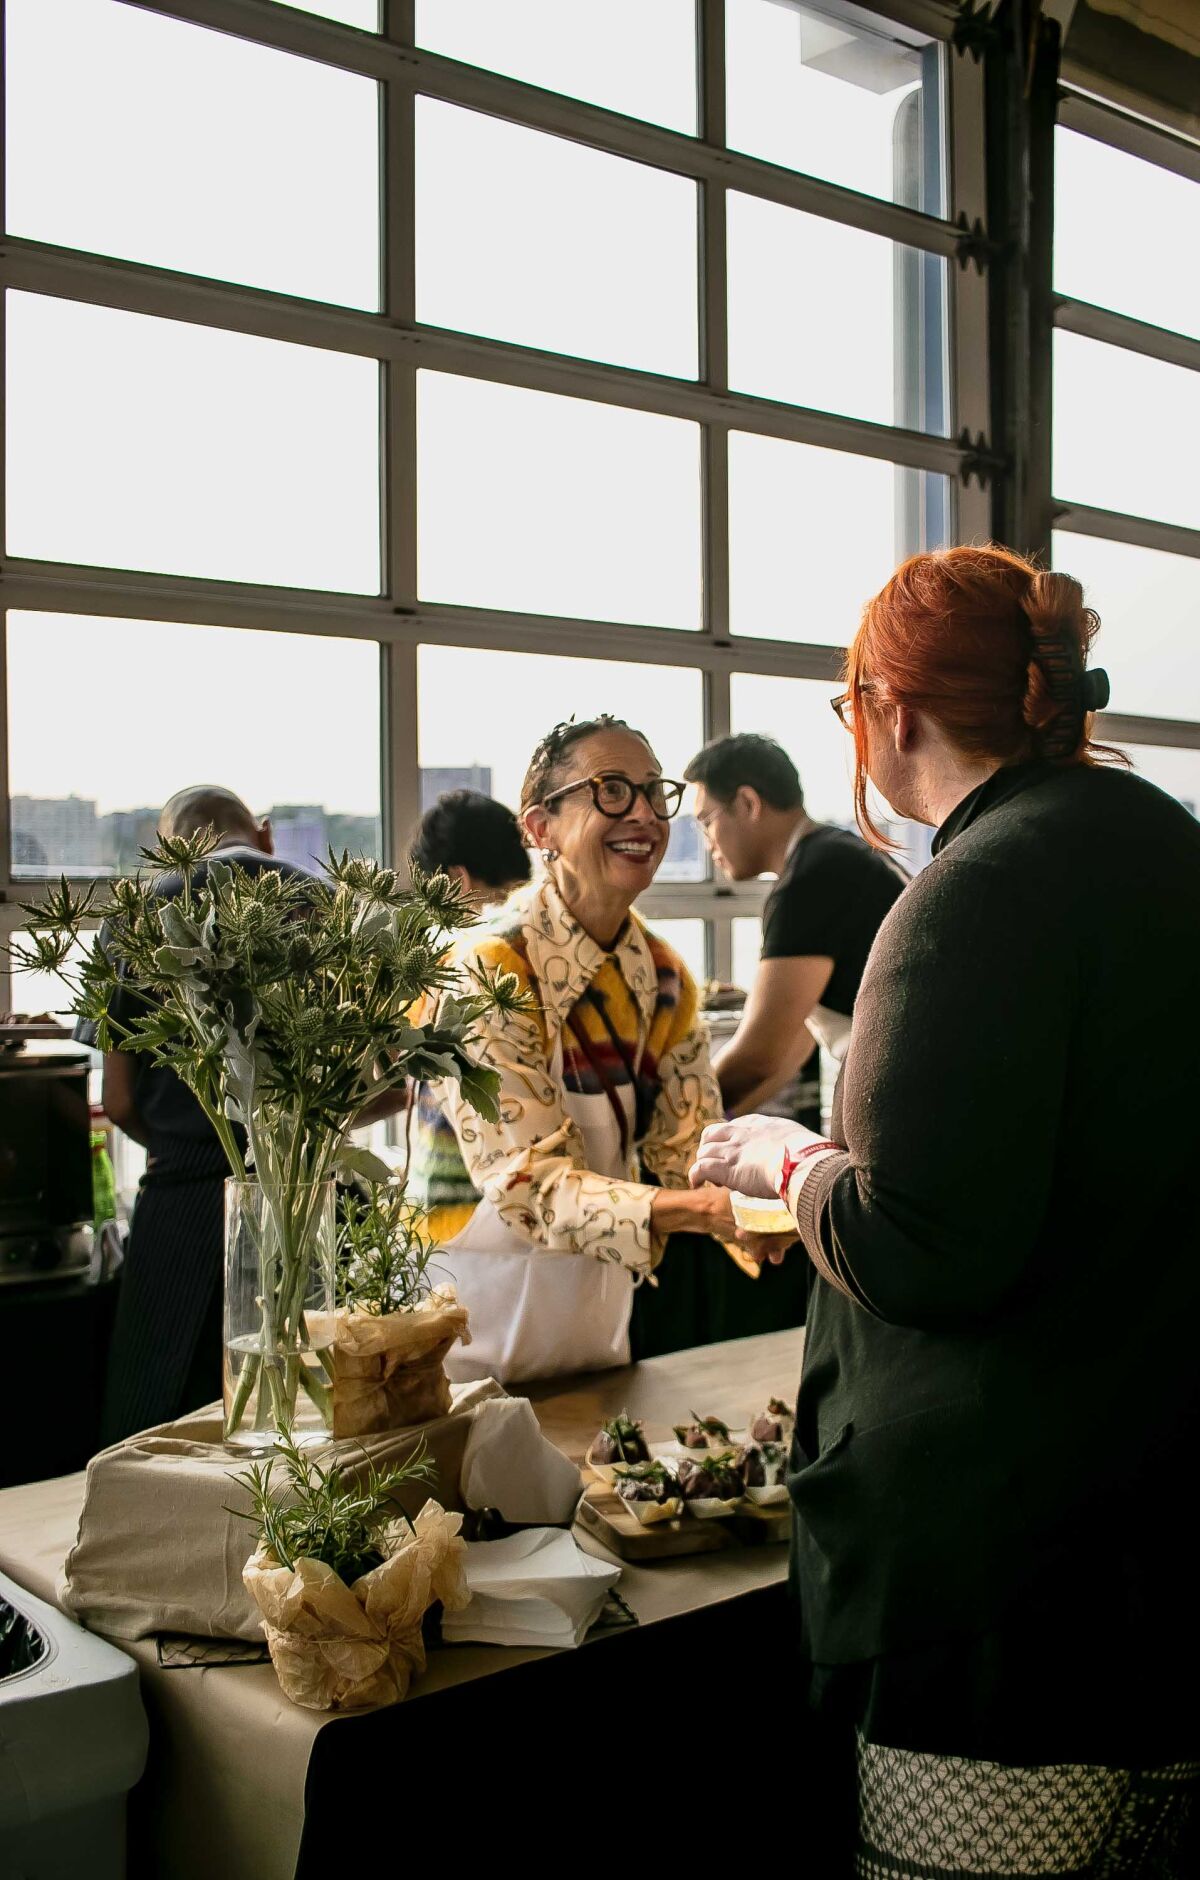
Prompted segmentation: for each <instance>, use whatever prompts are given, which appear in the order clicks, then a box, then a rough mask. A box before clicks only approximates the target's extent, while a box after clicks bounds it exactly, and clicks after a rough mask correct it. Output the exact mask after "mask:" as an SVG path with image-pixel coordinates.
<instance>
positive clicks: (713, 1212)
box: [650, 1187, 738, 1240]
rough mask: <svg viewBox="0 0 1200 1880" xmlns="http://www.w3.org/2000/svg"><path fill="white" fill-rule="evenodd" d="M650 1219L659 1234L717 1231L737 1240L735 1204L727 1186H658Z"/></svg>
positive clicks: (723, 1235)
mask: <svg viewBox="0 0 1200 1880" xmlns="http://www.w3.org/2000/svg"><path fill="white" fill-rule="evenodd" d="M650 1220H651V1224H652V1225H653V1227H654V1228H655V1230H656V1231H657V1232H658V1233H660V1234H714V1235H715V1236H716V1238H717V1239H718V1240H735V1239H736V1238H737V1231H738V1230H737V1223H736V1222H735V1220H734V1218H733V1204H732V1203H731V1201H730V1199H729V1196H728V1194H727V1192H726V1191H725V1189H724V1188H696V1187H692V1188H690V1189H689V1188H683V1189H679V1188H657V1189H655V1191H654V1198H653V1200H652V1201H651V1203H650Z"/></svg>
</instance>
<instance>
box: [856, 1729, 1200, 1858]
mask: <svg viewBox="0 0 1200 1880" xmlns="http://www.w3.org/2000/svg"><path fill="white" fill-rule="evenodd" d="M1035 1701H1036V1698H1035V1697H1034V1695H1033V1693H1031V1702H1035ZM1198 1790H1200V1763H1194V1762H1188V1763H1173V1764H1168V1765H1166V1766H1164V1767H1163V1768H1160V1769H1106V1768H1099V1767H1096V1766H1094V1765H1087V1764H1072V1763H1052V1764H1047V1765H1044V1766H1042V1767H1033V1768H1019V1767H1013V1766H1011V1765H1008V1764H1004V1763H995V1762H968V1761H967V1760H965V1759H964V1758H962V1757H957V1756H937V1755H932V1754H928V1753H926V1752H923V1751H920V1750H904V1749H886V1748H884V1747H882V1746H881V1745H879V1744H875V1743H867V1742H865V1741H864V1740H863V1738H862V1736H861V1735H860V1736H859V1738H858V1845H857V1848H856V1850H855V1859H854V1868H853V1872H854V1880H968V1877H970V1880H974V1877H975V1876H977V1875H983V1874H1020V1875H1028V1876H1034V1877H1035V1880H1134V1876H1136V1877H1137V1880H1188V1876H1190V1875H1192V1874H1193V1873H1194V1871H1195V1870H1194V1867H1193V1866H1192V1864H1191V1856H1190V1853H1189V1846H1190V1824H1191V1821H1192V1816H1193V1810H1194V1809H1195V1806H1196V1798H1197V1792H1198ZM1185 1844H1186V1845H1185Z"/></svg>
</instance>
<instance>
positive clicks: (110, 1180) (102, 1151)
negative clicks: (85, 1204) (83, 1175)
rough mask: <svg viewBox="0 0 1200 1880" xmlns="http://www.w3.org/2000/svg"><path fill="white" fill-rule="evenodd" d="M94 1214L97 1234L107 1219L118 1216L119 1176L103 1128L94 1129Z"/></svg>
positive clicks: (110, 1219) (111, 1219)
mask: <svg viewBox="0 0 1200 1880" xmlns="http://www.w3.org/2000/svg"><path fill="white" fill-rule="evenodd" d="M92 1215H93V1224H94V1226H95V1230H96V1233H97V1234H99V1232H100V1229H101V1228H102V1227H103V1226H104V1223H105V1221H115V1220H116V1218H117V1178H116V1176H115V1175H114V1173H113V1165H112V1157H111V1156H110V1155H109V1153H108V1150H107V1149H106V1148H105V1146H104V1131H103V1130H102V1129H94V1130H93V1131H92Z"/></svg>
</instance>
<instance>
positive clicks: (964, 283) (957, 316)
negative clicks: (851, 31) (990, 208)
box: [945, 51, 991, 542]
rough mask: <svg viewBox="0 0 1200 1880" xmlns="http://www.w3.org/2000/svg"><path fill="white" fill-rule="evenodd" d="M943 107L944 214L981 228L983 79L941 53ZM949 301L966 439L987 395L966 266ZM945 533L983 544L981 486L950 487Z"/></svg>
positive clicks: (977, 292) (983, 341) (955, 427)
mask: <svg viewBox="0 0 1200 1880" xmlns="http://www.w3.org/2000/svg"><path fill="white" fill-rule="evenodd" d="M945 59H946V107H947V116H948V119H949V127H948V135H947V138H946V161H947V163H948V165H949V170H950V192H949V200H950V208H951V214H952V216H953V218H954V219H955V220H958V219H959V218H961V217H965V219H966V226H967V227H968V228H974V227H975V225H976V223H977V222H978V223H979V225H980V226H981V227H983V228H985V229H986V227H987V164H986V152H985V149H984V129H983V126H984V112H983V72H982V68H981V67H980V66H979V65H978V64H977V63H976V61H975V60H974V59H970V58H967V57H966V56H964V55H962V54H959V53H954V52H949V51H948V52H947V53H946V54H945ZM947 272H948V275H949V281H948V294H949V299H950V335H951V346H950V402H951V414H952V415H951V430H952V431H953V432H954V434H955V435H956V436H957V435H960V434H961V433H962V432H963V431H966V432H967V433H968V434H969V435H970V436H971V437H973V438H976V437H984V438H986V437H987V436H988V433H989V430H990V427H991V388H990V381H989V373H988V281H987V275H986V273H985V271H984V270H983V269H981V268H977V267H976V266H975V265H974V264H973V263H969V264H968V265H967V266H966V267H959V266H951V267H950V268H949V269H948V270H947ZM953 487H954V504H953V529H954V540H955V541H959V542H982V541H986V540H987V538H988V536H989V535H990V534H991V500H990V497H989V494H988V491H987V490H986V489H985V488H984V486H983V484H982V483H981V482H980V481H979V480H978V479H974V480H972V481H970V482H967V481H965V480H964V479H963V478H962V477H961V476H960V477H959V478H957V479H955V482H954V486H953Z"/></svg>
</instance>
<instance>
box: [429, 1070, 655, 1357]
mask: <svg viewBox="0 0 1200 1880" xmlns="http://www.w3.org/2000/svg"><path fill="white" fill-rule="evenodd" d="M550 1074H551V1076H552V1077H553V1078H554V1079H555V1081H556V1082H557V1083H558V1084H559V1085H560V1086H561V1083H562V1046H561V1043H560V1044H559V1047H558V1049H557V1051H556V1052H555V1060H554V1063H553V1065H552V1066H551V1071H550ZM618 1094H619V1095H620V1096H621V1098H622V1100H623V1101H625V1100H626V1099H627V1100H628V1109H627V1114H628V1115H629V1116H630V1120H631V1121H632V1104H633V1092H632V1089H631V1088H630V1087H629V1086H624V1087H623V1088H622V1089H621V1090H620V1091H619V1092H618ZM562 1096H563V1108H564V1109H565V1110H566V1112H567V1115H568V1116H569V1117H571V1119H572V1121H573V1122H574V1123H575V1124H576V1125H577V1127H578V1128H579V1131H580V1133H581V1135H582V1137H583V1148H584V1158H585V1162H586V1166H587V1167H588V1168H589V1169H591V1170H593V1171H594V1172H595V1173H596V1174H597V1175H609V1176H612V1177H613V1178H614V1179H617V1180H620V1181H627V1180H628V1179H629V1171H628V1168H627V1167H626V1166H625V1162H624V1159H623V1156H622V1153H621V1132H620V1128H619V1126H618V1123H617V1119H616V1116H615V1115H614V1114H613V1110H612V1107H611V1105H610V1104H608V1103H607V1102H606V1103H605V1104H604V1105H603V1108H602V1109H601V1108H600V1107H599V1106H598V1105H597V1103H596V1100H595V1098H591V1099H588V1098H582V1097H578V1096H576V1094H575V1092H574V1091H571V1090H564V1091H563V1093H562ZM435 1260H436V1263H437V1266H438V1269H439V1272H441V1273H448V1274H449V1275H450V1277H451V1278H452V1279H453V1280H454V1283H455V1285H456V1287H457V1288H458V1297H459V1299H460V1301H461V1302H462V1304H463V1305H465V1306H466V1308H467V1311H468V1312H469V1313H470V1315H471V1342H470V1344H469V1345H466V1346H463V1345H455V1346H454V1347H453V1349H452V1350H451V1352H450V1355H449V1357H448V1358H447V1359H446V1371H447V1374H448V1376H449V1377H450V1379H451V1380H452V1382H454V1383H456V1384H458V1383H467V1382H470V1381H471V1380H472V1379H474V1378H480V1377H494V1378H496V1379H497V1381H498V1382H499V1383H501V1384H509V1383H514V1382H519V1381H521V1380H523V1379H525V1378H532V1377H555V1376H558V1375H560V1374H562V1373H565V1372H568V1371H606V1370H610V1369H611V1368H612V1367H613V1366H614V1365H618V1364H628V1363H629V1316H630V1313H631V1311H632V1309H633V1275H632V1273H630V1271H629V1270H628V1268H627V1267H623V1266H617V1265H615V1264H613V1263H612V1262H610V1261H607V1260H593V1259H592V1258H591V1256H590V1255H589V1254H586V1253H547V1252H546V1250H545V1248H544V1247H537V1246H532V1245H531V1244H530V1242H529V1241H528V1240H526V1239H525V1238H524V1237H523V1236H522V1235H520V1234H516V1233H514V1232H513V1230H512V1229H511V1228H510V1227H508V1226H506V1224H505V1223H504V1222H503V1221H502V1220H501V1218H500V1216H499V1215H498V1214H497V1212H496V1210H495V1208H494V1207H493V1206H492V1204H491V1202H490V1201H487V1200H481V1201H480V1203H479V1205H478V1207H477V1208H476V1209H475V1212H474V1214H473V1215H472V1216H471V1218H470V1220H469V1221H468V1222H467V1225H466V1226H465V1227H464V1228H463V1230H462V1232H461V1233H459V1234H456V1235H455V1236H454V1239H453V1240H448V1241H447V1242H446V1244H445V1246H444V1247H440V1248H439V1249H438V1251H437V1254H436V1255H435Z"/></svg>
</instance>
